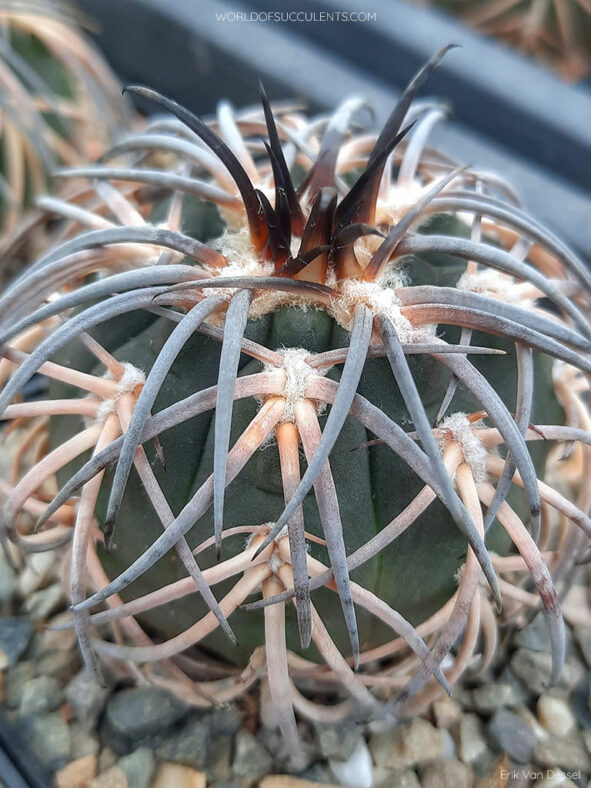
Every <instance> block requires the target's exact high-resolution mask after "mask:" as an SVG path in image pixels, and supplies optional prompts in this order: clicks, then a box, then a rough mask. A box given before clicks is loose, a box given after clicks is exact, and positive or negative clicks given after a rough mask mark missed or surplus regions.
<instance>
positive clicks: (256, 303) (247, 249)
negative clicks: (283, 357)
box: [209, 227, 294, 318]
mask: <svg viewBox="0 0 591 788" xmlns="http://www.w3.org/2000/svg"><path fill="white" fill-rule="evenodd" d="M212 246H213V247H214V248H215V249H217V250H218V251H219V252H221V253H222V254H223V255H224V257H226V258H227V260H228V261H229V262H228V265H226V266H224V267H223V268H216V269H215V270H213V271H211V273H212V274H213V275H215V276H252V277H253V278H256V277H259V276H272V274H273V273H274V270H275V269H274V266H273V264H272V263H267V262H264V261H262V260H260V259H259V257H258V256H257V254H256V252H255V250H254V249H253V246H252V243H251V240H250V231H249V229H248V227H241V228H240V229H239V230H237V231H233V230H231V229H226V230H225V231H224V233H223V234H222V235H221V236H220V237H219V238H216V239H215V240H214V241H212ZM209 292H210V293H211V294H212V295H217V294H221V295H228V296H232V295H234V293H235V292H236V288H234V287H219V288H217V287H215V288H214V287H212V288H210V290H209ZM293 300H294V298H293V295H290V294H289V293H287V292H285V291H282V290H277V291H273V290H262V291H261V292H260V293H259V294H258V295H257V296H256V297H255V298H254V300H253V302H252V304H251V306H250V309H249V312H248V314H249V317H250V318H257V317H262V316H263V315H266V314H268V313H269V312H273V311H274V310H275V309H277V308H278V307H280V306H281V305H282V304H284V303H292V302H293Z"/></svg>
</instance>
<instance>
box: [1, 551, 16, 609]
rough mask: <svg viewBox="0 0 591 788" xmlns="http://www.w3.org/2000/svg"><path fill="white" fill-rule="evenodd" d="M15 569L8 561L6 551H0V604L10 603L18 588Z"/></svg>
mask: <svg viewBox="0 0 591 788" xmlns="http://www.w3.org/2000/svg"><path fill="white" fill-rule="evenodd" d="M16 584H17V580H16V576H15V573H14V569H13V568H12V567H11V566H10V564H9V563H8V561H7V560H6V555H5V554H4V550H0V602H8V601H9V600H10V598H11V597H12V595H13V594H14V590H15V588H16Z"/></svg>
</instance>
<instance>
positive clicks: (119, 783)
mask: <svg viewBox="0 0 591 788" xmlns="http://www.w3.org/2000/svg"><path fill="white" fill-rule="evenodd" d="M84 788H127V777H126V776H125V774H124V773H123V772H122V771H121V769H120V768H119V767H118V766H111V768H110V769H107V770H106V771H105V772H102V773H101V774H99V776H98V777H95V778H94V780H91V781H90V782H89V783H87V785H85V786H84Z"/></svg>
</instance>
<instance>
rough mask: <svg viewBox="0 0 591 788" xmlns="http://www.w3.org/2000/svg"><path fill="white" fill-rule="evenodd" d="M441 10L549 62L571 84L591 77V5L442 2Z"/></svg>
mask: <svg viewBox="0 0 591 788" xmlns="http://www.w3.org/2000/svg"><path fill="white" fill-rule="evenodd" d="M422 1H423V0H415V2H422ZM437 5H441V6H442V7H443V8H445V10H450V11H452V12H453V13H458V14H461V15H462V18H463V19H464V20H465V21H466V22H467V23H468V24H469V25H471V26H472V27H475V28H476V29H477V30H480V31H482V32H483V33H486V34H487V35H491V36H495V37H497V38H500V39H502V40H503V41H506V42H507V43H508V44H511V45H512V46H515V47H517V48H518V49H521V50H522V51H523V52H526V53H527V54H528V55H531V56H533V57H535V58H536V59H538V60H542V61H545V62H547V63H549V64H550V65H552V66H553V67H554V68H556V69H557V70H558V71H559V72H560V73H561V74H562V76H563V77H564V78H565V79H567V80H572V81H576V80H579V79H583V78H584V77H585V76H586V75H588V74H589V69H590V68H591V2H589V0H507V1H506V2H498V0H477V2H474V0H437Z"/></svg>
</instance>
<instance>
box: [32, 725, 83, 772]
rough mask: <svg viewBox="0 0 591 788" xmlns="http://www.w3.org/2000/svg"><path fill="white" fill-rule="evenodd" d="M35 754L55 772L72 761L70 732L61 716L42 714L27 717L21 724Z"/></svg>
mask: <svg viewBox="0 0 591 788" xmlns="http://www.w3.org/2000/svg"><path fill="white" fill-rule="evenodd" d="M20 728H21V730H22V732H23V735H26V739H27V742H28V743H29V746H30V747H31V750H32V751H33V754H34V755H36V756H37V758H39V760H40V761H41V763H42V764H44V766H47V768H48V769H51V770H52V771H55V770H56V769H61V767H62V766H65V765H66V763H67V762H68V761H69V759H70V747H71V741H70V731H69V729H68V725H67V723H66V722H65V721H64V719H63V717H62V716H61V715H60V714H57V713H54V714H40V715H36V716H34V717H27V718H26V720H23V721H22V722H21V724H20Z"/></svg>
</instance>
